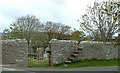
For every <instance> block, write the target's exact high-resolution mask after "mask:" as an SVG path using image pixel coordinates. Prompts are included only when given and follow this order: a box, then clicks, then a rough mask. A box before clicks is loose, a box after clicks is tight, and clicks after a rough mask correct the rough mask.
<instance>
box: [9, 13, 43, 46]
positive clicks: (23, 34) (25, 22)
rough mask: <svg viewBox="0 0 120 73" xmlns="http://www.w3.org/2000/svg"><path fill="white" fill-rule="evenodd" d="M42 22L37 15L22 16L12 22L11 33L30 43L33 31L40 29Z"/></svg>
mask: <svg viewBox="0 0 120 73" xmlns="http://www.w3.org/2000/svg"><path fill="white" fill-rule="evenodd" d="M41 28H42V24H41V22H40V21H39V19H38V18H37V17H36V16H33V15H32V16H31V15H27V16H22V17H20V18H18V19H17V20H16V21H15V22H13V23H12V24H11V27H10V29H11V33H12V35H13V36H15V37H17V38H21V39H23V38H24V39H26V40H27V42H28V45H29V44H30V41H31V39H32V37H33V33H34V32H37V31H40V29H41Z"/></svg>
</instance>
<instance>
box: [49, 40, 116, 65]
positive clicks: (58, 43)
mask: <svg viewBox="0 0 120 73" xmlns="http://www.w3.org/2000/svg"><path fill="white" fill-rule="evenodd" d="M50 43H51V51H52V55H51V56H52V63H53V64H59V63H62V62H64V61H65V60H66V59H68V58H69V57H70V55H71V54H72V53H73V52H74V50H76V48H77V43H78V42H77V41H72V40H51V41H50ZM79 47H83V49H82V51H81V52H80V54H79V56H78V57H77V58H76V60H86V59H104V60H106V59H117V58H118V47H117V46H113V45H112V44H111V43H106V44H105V43H102V42H93V41H82V42H81V43H80V44H79Z"/></svg>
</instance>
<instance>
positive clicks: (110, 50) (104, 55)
mask: <svg viewBox="0 0 120 73" xmlns="http://www.w3.org/2000/svg"><path fill="white" fill-rule="evenodd" d="M79 46H81V47H83V49H82V52H81V53H80V54H79V57H78V60H85V59H98V60H101V59H103V60H107V59H117V58H118V46H114V45H113V44H112V43H110V42H106V43H103V42H95V41H82V42H81V43H80V44H79Z"/></svg>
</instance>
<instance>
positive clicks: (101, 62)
mask: <svg viewBox="0 0 120 73" xmlns="http://www.w3.org/2000/svg"><path fill="white" fill-rule="evenodd" d="M94 66H118V60H91V61H90V60H85V61H78V62H75V63H72V64H68V65H67V66H65V65H64V64H59V65H55V67H57V68H77V67H94Z"/></svg>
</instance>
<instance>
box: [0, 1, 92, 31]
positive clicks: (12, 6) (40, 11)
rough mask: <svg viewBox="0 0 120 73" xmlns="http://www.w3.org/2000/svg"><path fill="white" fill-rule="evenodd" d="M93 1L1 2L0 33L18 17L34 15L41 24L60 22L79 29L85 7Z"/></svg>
mask: <svg viewBox="0 0 120 73" xmlns="http://www.w3.org/2000/svg"><path fill="white" fill-rule="evenodd" d="M93 1H94V0H1V1H0V32H2V31H3V30H4V29H5V28H9V26H10V24H12V23H13V22H14V21H15V20H16V19H17V18H18V17H20V16H26V15H28V14H29V15H35V16H36V17H38V18H39V19H40V21H41V22H42V23H44V22H46V21H53V22H61V23H63V24H66V25H69V26H71V27H72V29H73V28H76V29H79V23H78V22H77V20H78V19H80V17H81V15H83V14H84V13H85V12H86V8H87V5H89V4H92V3H93Z"/></svg>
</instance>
